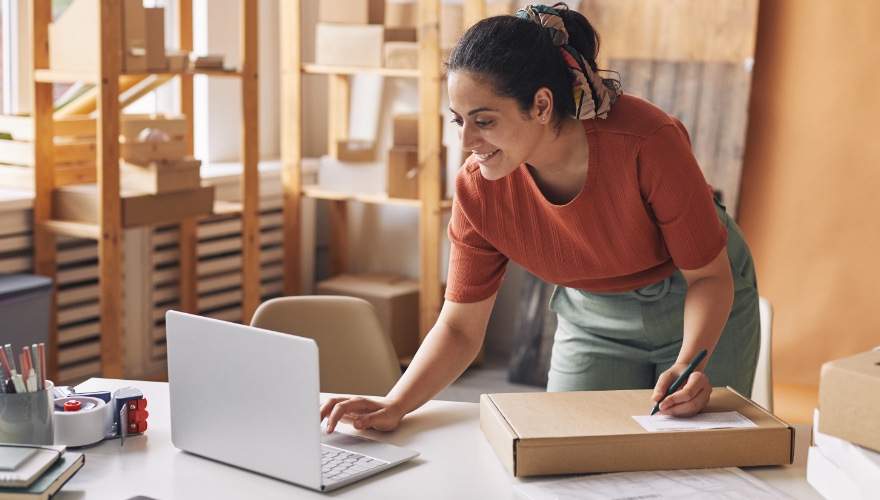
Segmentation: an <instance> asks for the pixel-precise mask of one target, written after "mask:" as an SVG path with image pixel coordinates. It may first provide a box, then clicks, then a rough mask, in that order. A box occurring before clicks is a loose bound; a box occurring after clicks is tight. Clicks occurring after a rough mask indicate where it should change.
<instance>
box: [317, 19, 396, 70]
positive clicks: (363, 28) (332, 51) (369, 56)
mask: <svg viewBox="0 0 880 500" xmlns="http://www.w3.org/2000/svg"><path fill="white" fill-rule="evenodd" d="M384 38H385V31H384V28H383V27H382V25H380V24H364V25H358V24H330V23H318V24H317V25H316V26H315V63H317V64H324V65H328V66H368V67H373V68H381V67H382V55H383V54H382V42H383V40H384Z"/></svg>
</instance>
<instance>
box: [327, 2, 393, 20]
mask: <svg viewBox="0 0 880 500" xmlns="http://www.w3.org/2000/svg"><path fill="white" fill-rule="evenodd" d="M385 9H386V7H385V0H321V1H320V2H318V22H319V23H340V24H382V23H383V22H384V20H385Z"/></svg>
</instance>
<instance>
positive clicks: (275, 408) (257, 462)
mask: <svg viewBox="0 0 880 500" xmlns="http://www.w3.org/2000/svg"><path fill="white" fill-rule="evenodd" d="M165 321H166V338H167V342H168V382H169V390H170V394H171V401H170V402H171V441H172V443H173V444H174V446H176V447H177V448H180V449H181V450H184V451H187V452H190V453H194V454H196V455H201V456H203V457H207V458H210V459H213V460H217V461H219V462H223V463H227V464H230V465H234V466H237V467H241V468H243V469H247V470H250V471H253V472H257V473H260V474H264V475H266V476H271V477H274V478H277V479H280V480H282V481H287V482H290V483H294V484H298V485H300V486H305V487H307V488H311V489H314V490H318V491H330V490H334V489H337V488H340V487H342V486H345V485H348V484H351V483H353V482H355V481H358V480H360V479H363V478H365V477H367V476H370V475H373V474H376V473H377V472H381V471H383V470H385V469H388V468H391V467H394V466H395V465H398V464H400V463H402V462H405V461H407V460H410V459H412V458H414V457H416V456H418V452H415V451H412V450H407V449H404V448H400V447H397V446H393V445H389V444H384V443H379V442H376V441H371V440H368V439H364V438H361V437H357V436H352V435H349V434H343V433H340V432H338V431H337V432H334V433H333V434H329V435H328V434H327V433H326V432H323V431H322V430H321V422H320V415H319V406H320V389H319V387H320V384H319V382H318V346H317V344H316V343H315V341H314V340H312V339H306V338H302V337H296V336H293V335H287V334H283V333H278V332H272V331H269V330H263V329H260V328H253V327H249V326H245V325H239V324H235V323H227V322H225V321H220V320H216V319H211V318H204V317H201V316H193V315H191V314H184V313H180V312H177V311H168V313H167V314H166V315H165Z"/></svg>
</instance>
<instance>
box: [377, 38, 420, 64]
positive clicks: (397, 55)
mask: <svg viewBox="0 0 880 500" xmlns="http://www.w3.org/2000/svg"><path fill="white" fill-rule="evenodd" d="M385 67H386V68H399V69H418V67H419V44H418V43H416V42H385Z"/></svg>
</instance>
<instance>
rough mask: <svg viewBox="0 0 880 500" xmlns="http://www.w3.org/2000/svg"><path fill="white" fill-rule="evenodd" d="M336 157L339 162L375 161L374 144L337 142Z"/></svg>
mask: <svg viewBox="0 0 880 500" xmlns="http://www.w3.org/2000/svg"><path fill="white" fill-rule="evenodd" d="M336 157H337V158H338V159H339V161H376V144H375V143H374V142H372V141H359V140H351V139H349V140H343V141H337V142H336Z"/></svg>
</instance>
